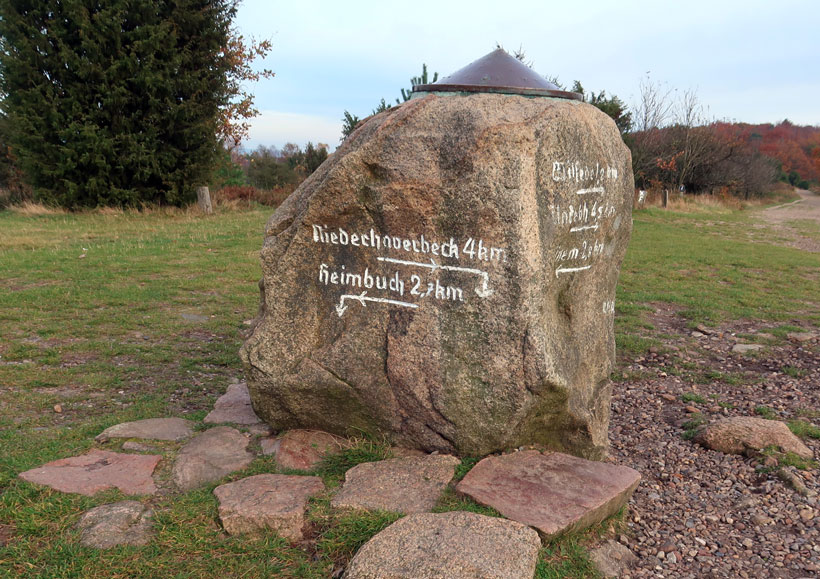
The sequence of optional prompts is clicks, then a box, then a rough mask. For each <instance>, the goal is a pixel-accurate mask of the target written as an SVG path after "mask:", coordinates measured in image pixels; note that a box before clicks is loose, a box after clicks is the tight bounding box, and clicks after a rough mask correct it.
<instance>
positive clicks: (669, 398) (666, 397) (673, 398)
mask: <svg viewBox="0 0 820 579" xmlns="http://www.w3.org/2000/svg"><path fill="white" fill-rule="evenodd" d="M661 398H663V399H664V400H666V401H667V402H674V401H676V400H677V399H678V398H677V396H673V395H672V394H661Z"/></svg>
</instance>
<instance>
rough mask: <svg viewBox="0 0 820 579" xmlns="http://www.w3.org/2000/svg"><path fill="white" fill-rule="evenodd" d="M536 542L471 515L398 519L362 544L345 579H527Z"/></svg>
mask: <svg viewBox="0 0 820 579" xmlns="http://www.w3.org/2000/svg"><path fill="white" fill-rule="evenodd" d="M540 547H541V541H540V539H539V538H538V533H536V532H535V531H533V530H532V529H528V528H527V527H525V526H524V525H521V524H519V523H516V522H513V521H505V520H504V519H499V518H495V517H487V516H484V515H478V514H475V513H466V512H450V513H439V514H432V513H423V514H416V515H410V516H408V517H405V518H403V519H400V520H398V521H396V522H395V523H393V524H392V525H390V526H389V527H387V528H386V529H385V530H383V531H382V532H380V533H378V534H377V535H375V536H374V537H373V538H372V539H370V540H369V541H368V542H367V543H365V544H364V545H363V546H362V548H361V549H359V552H358V553H356V556H355V557H353V560H352V561H351V562H350V566H349V567H348V570H347V572H346V573H345V577H347V578H348V579H377V578H384V579H387V578H390V579H440V578H442V577H447V578H448V579H479V578H480V579H490V578H493V579H521V578H523V577H532V576H533V575H534V573H535V565H536V562H537V560H538V549H539V548H540Z"/></svg>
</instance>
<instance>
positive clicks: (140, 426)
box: [95, 418, 194, 442]
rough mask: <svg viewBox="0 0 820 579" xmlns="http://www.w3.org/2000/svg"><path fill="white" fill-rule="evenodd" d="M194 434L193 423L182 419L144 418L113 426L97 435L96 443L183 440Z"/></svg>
mask: <svg viewBox="0 0 820 579" xmlns="http://www.w3.org/2000/svg"><path fill="white" fill-rule="evenodd" d="M193 433H194V429H193V423H192V422H190V421H188V420H183V419H182V418H146V419H145V420H136V421H134V422H123V423H122V424H115V425H114V426H110V427H108V428H106V429H105V430H103V431H102V432H101V433H100V434H98V435H97V437H96V439H95V440H96V441H97V442H106V441H108V440H110V439H112V438H141V439H146V440H175V441H178V440H185V439H186V438H188V437H189V436H191V435H192V434H193Z"/></svg>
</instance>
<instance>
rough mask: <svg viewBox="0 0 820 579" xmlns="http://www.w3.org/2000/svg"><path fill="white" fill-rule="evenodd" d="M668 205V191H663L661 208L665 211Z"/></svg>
mask: <svg viewBox="0 0 820 579" xmlns="http://www.w3.org/2000/svg"><path fill="white" fill-rule="evenodd" d="M668 203H669V189H664V190H663V207H664V209H666V205H667V204H668Z"/></svg>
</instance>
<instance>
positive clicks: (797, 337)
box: [786, 332, 815, 342]
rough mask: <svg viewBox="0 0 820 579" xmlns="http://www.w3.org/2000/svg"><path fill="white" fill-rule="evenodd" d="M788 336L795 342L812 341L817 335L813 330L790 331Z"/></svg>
mask: <svg viewBox="0 0 820 579" xmlns="http://www.w3.org/2000/svg"><path fill="white" fill-rule="evenodd" d="M786 337H787V338H788V339H789V340H792V341H794V342H810V341H811V340H813V339H814V337H815V335H814V333H812V332H789V333H788V334H786Z"/></svg>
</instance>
